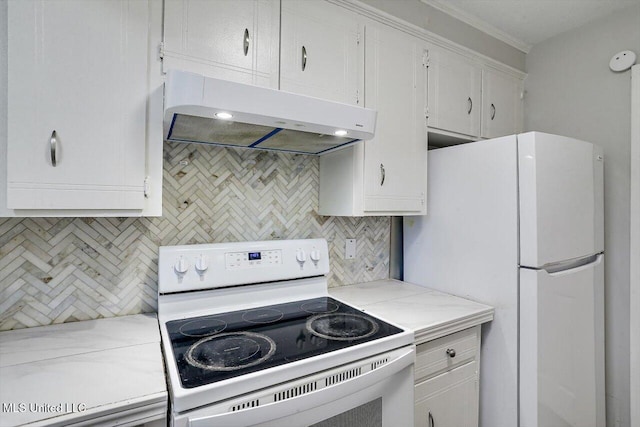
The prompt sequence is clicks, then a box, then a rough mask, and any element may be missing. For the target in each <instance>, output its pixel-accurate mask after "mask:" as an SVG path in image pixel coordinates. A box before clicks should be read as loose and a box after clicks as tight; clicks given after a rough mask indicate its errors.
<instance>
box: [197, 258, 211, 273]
mask: <svg viewBox="0 0 640 427" xmlns="http://www.w3.org/2000/svg"><path fill="white" fill-rule="evenodd" d="M208 268H209V262H208V260H207V257H206V256H205V255H200V256H199V257H198V258H197V259H196V271H197V272H198V273H199V274H202V273H204V272H205V271H207V269H208Z"/></svg>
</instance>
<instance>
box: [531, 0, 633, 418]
mask: <svg viewBox="0 0 640 427" xmlns="http://www.w3.org/2000/svg"><path fill="white" fill-rule="evenodd" d="M626 49H630V50H633V51H635V52H636V53H638V54H640V4H638V5H637V6H632V7H631V8H628V9H625V10H623V11H621V12H617V13H614V14H612V15H609V16H607V17H604V18H601V19H599V20H597V21H595V22H593V23H591V24H589V25H586V26H583V27H581V28H578V29H575V30H572V31H569V32H567V33H564V34H561V35H559V36H556V37H554V38H552V39H549V40H547V41H544V42H542V43H540V44H538V45H536V46H534V47H533V48H532V49H531V51H530V52H529V54H528V55H527V60H526V68H527V72H528V73H529V76H528V78H527V80H526V82H525V89H526V91H527V92H526V96H525V109H524V111H525V129H526V130H539V131H543V132H550V133H557V134H561V135H566V136H570V137H574V138H580V139H584V140H587V141H591V142H594V143H596V144H599V145H600V146H602V147H603V148H604V153H605V253H606V271H605V299H606V303H605V318H606V320H605V322H606V347H605V355H606V375H607V379H606V385H607V426H608V427H618V426H621V427H628V426H629V425H630V421H629V404H630V401H629V365H630V364H629V338H630V336H629V319H630V317H629V219H630V216H629V187H630V162H629V156H630V127H631V119H630V118H631V113H630V103H631V99H630V96H631V95H630V94H631V74H630V72H629V71H627V72H625V73H614V72H612V71H610V70H609V60H610V59H611V57H612V56H613V55H614V54H615V53H617V52H619V51H621V50H626ZM576 356H577V357H579V355H576Z"/></svg>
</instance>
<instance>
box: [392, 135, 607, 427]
mask: <svg viewBox="0 0 640 427" xmlns="http://www.w3.org/2000/svg"><path fill="white" fill-rule="evenodd" d="M603 224H604V223H603V154H602V149H601V148H599V147H598V146H596V145H593V144H590V143H587V142H583V141H578V140H575V139H571V138H566V137H561V136H557V135H549V134H544V133H539V132H529V133H524V134H520V135H513V136H507V137H502V138H496V139H492V140H486V141H478V142H473V143H468V144H462V145H457V146H452V147H447V148H442V149H438V150H432V151H430V152H429V163H428V196H427V215H426V216H421V217H405V218H404V230H403V238H404V280H405V281H407V282H411V283H415V284H419V285H423V286H427V287H429V288H433V289H437V290H440V291H443V292H447V293H450V294H454V295H459V296H462V297H466V298H469V299H473V300H476V301H479V302H483V303H486V304H489V305H492V306H493V307H495V318H494V320H493V322H491V323H488V324H486V325H483V329H482V340H483V341H482V347H481V368H480V425H481V426H482V427H514V426H520V427H568V426H571V427H602V426H604V425H605V406H604V405H605V403H604V402H605V399H604V252H603V250H604V236H603V227H604V226H603Z"/></svg>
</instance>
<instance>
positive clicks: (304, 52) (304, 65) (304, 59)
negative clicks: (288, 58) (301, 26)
mask: <svg viewBox="0 0 640 427" xmlns="http://www.w3.org/2000/svg"><path fill="white" fill-rule="evenodd" d="M305 68H307V48H306V47H304V46H302V71H304V69H305Z"/></svg>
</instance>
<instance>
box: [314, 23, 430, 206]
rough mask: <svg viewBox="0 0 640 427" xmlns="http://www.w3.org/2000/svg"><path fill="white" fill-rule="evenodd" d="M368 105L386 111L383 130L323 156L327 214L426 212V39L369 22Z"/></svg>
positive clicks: (323, 196)
mask: <svg viewBox="0 0 640 427" xmlns="http://www.w3.org/2000/svg"><path fill="white" fill-rule="evenodd" d="M365 33H366V37H365V50H366V58H365V61H366V65H365V69H366V76H365V79H366V86H365V106H366V107H367V108H373V109H375V110H377V111H378V118H377V124H376V133H375V137H374V138H373V139H372V140H370V141H365V142H363V143H360V144H358V145H355V146H353V147H350V148H347V149H343V150H340V151H337V152H334V153H329V154H326V155H324V156H321V157H320V204H319V213H320V214H321V215H343V216H361V215H419V214H424V213H425V212H426V190H427V128H426V118H425V111H426V96H427V93H426V90H427V86H426V45H425V43H424V42H423V41H422V40H420V39H419V38H417V37H414V36H411V35H409V34H407V33H404V32H402V31H400V30H397V29H395V28H392V27H389V26H386V25H383V24H380V23H377V22H373V21H371V22H367V25H366V29H365Z"/></svg>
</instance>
